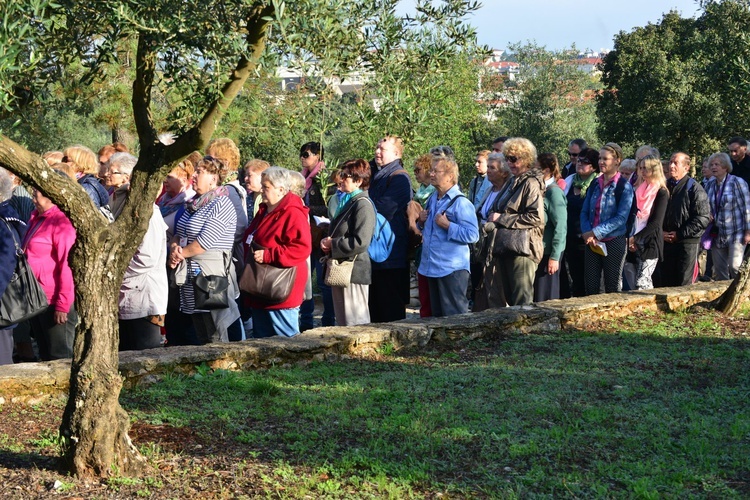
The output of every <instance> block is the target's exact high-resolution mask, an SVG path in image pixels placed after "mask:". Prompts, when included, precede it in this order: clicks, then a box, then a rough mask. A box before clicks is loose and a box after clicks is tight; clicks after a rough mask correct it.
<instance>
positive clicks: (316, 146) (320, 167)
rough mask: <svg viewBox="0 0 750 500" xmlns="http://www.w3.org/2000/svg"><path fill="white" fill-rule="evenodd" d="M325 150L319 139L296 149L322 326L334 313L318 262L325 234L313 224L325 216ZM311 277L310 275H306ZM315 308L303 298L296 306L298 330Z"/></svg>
mask: <svg viewBox="0 0 750 500" xmlns="http://www.w3.org/2000/svg"><path fill="white" fill-rule="evenodd" d="M324 153H325V151H324V149H323V145H322V144H320V143H319V142H307V143H305V144H303V145H302V147H301V148H300V150H299V161H300V165H301V166H302V176H303V177H304V178H305V189H304V193H303V196H302V200H303V201H304V202H305V206H306V207H307V208H308V209H309V210H310V228H311V237H312V254H311V255H310V259H311V262H310V264H311V265H312V267H313V268H314V269H315V274H316V276H317V277H316V280H317V282H318V289H319V290H320V294H321V295H322V297H323V315H322V318H321V323H322V325H323V326H333V325H334V324H335V317H334V316H335V313H334V306H333V298H332V297H333V296H332V295H331V288H330V287H329V286H328V285H326V284H325V283H324V282H323V273H324V269H323V266H322V264H321V263H320V258H321V257H322V254H321V251H320V242H321V240H322V239H323V237H324V236H325V235H326V231H325V230H321V229H320V228H318V226H317V225H316V223H315V220H314V219H313V216H318V217H325V216H327V215H328V205H326V202H325V200H324V199H323V189H324V186H323V182H322V181H321V179H322V176H323V173H324V171H325V168H326V166H325V163H323V155H324ZM310 279H312V275H311V277H310ZM314 309H315V302H314V299H309V300H305V301H304V302H303V303H302V305H301V306H300V328H301V330H302V331H305V330H308V329H310V328H313V326H314V325H313V311H314Z"/></svg>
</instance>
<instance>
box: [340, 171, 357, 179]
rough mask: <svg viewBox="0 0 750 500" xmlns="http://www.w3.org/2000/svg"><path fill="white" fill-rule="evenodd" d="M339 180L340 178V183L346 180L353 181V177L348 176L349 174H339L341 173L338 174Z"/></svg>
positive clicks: (351, 175)
mask: <svg viewBox="0 0 750 500" xmlns="http://www.w3.org/2000/svg"><path fill="white" fill-rule="evenodd" d="M339 178H340V179H341V180H342V181H345V180H347V179H354V175H353V174H350V173H349V172H341V173H340V174H339Z"/></svg>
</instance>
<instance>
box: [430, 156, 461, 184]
mask: <svg viewBox="0 0 750 500" xmlns="http://www.w3.org/2000/svg"><path fill="white" fill-rule="evenodd" d="M438 167H443V168H445V172H446V173H447V174H449V175H450V176H451V177H453V184H458V164H457V163H456V162H455V161H454V160H451V159H450V158H437V159H435V160H434V161H433V162H432V168H433V169H435V168H438Z"/></svg>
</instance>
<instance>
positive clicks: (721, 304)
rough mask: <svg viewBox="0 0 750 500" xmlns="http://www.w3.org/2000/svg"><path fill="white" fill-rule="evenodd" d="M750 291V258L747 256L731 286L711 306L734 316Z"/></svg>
mask: <svg viewBox="0 0 750 500" xmlns="http://www.w3.org/2000/svg"><path fill="white" fill-rule="evenodd" d="M749 292H750V259H747V258H745V260H744V261H742V265H741V266H740V269H739V271H738V273H737V276H736V277H735V278H734V280H733V281H732V283H731V284H730V285H729V288H727V289H726V290H725V291H724V293H722V294H721V296H720V297H719V298H717V299H715V300H714V301H712V302H711V307H712V308H714V309H717V310H719V311H721V312H722V313H723V314H726V315H728V316H734V315H735V314H737V311H738V310H739V308H740V306H741V305H742V304H743V303H744V302H745V301H746V300H747V297H748V293H749Z"/></svg>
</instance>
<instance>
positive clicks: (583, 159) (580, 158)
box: [576, 157, 591, 165]
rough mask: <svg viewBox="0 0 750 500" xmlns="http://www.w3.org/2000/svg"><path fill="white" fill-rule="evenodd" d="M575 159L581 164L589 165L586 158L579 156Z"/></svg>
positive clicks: (589, 162)
mask: <svg viewBox="0 0 750 500" xmlns="http://www.w3.org/2000/svg"><path fill="white" fill-rule="evenodd" d="M576 161H577V162H578V163H580V164H581V165H591V161H590V160H589V159H588V158H583V157H579V158H578V160H576Z"/></svg>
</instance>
